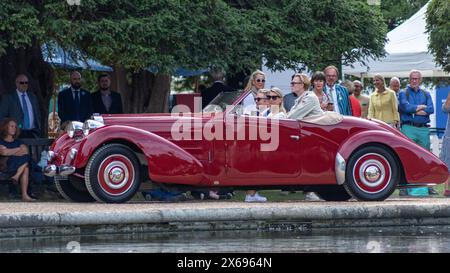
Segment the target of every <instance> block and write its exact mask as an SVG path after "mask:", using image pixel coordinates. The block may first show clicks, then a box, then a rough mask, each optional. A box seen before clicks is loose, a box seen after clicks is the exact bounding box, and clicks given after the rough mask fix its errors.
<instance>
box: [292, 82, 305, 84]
mask: <svg viewBox="0 0 450 273" xmlns="http://www.w3.org/2000/svg"><path fill="white" fill-rule="evenodd" d="M302 83H303V82H291V85H296V84H302Z"/></svg>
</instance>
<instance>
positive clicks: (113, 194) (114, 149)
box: [85, 144, 140, 203]
mask: <svg viewBox="0 0 450 273" xmlns="http://www.w3.org/2000/svg"><path fill="white" fill-rule="evenodd" d="M85 177H86V187H87V189H88V190H89V193H90V194H91V195H92V196H93V197H94V198H95V199H96V200H98V201H100V202H106V203H124V202H127V201H128V200H130V199H131V198H133V196H134V195H135V194H136V192H137V190H138V189H139V186H140V170H139V160H138V158H137V157H136V155H135V154H134V152H133V151H131V150H130V149H129V148H128V147H127V146H124V145H121V144H108V145H105V146H103V147H101V148H100V149H98V150H97V151H95V152H94V154H93V155H92V156H91V158H90V159H89V162H88V164H87V166H86V170H85Z"/></svg>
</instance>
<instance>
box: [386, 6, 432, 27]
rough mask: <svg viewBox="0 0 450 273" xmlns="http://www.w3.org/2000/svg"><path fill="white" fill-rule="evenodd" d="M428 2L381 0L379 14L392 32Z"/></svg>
mask: <svg viewBox="0 0 450 273" xmlns="http://www.w3.org/2000/svg"><path fill="white" fill-rule="evenodd" d="M428 1H429V0H381V12H382V13H383V17H384V19H385V22H386V24H387V26H388V30H393V29H394V28H396V27H398V26H399V25H400V24H401V23H403V22H404V21H405V20H407V19H408V18H410V17H411V16H412V15H413V14H414V13H416V12H417V11H418V10H419V9H420V8H422V7H423V6H424V5H425V4H426V3H427V2H428Z"/></svg>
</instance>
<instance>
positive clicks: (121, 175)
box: [103, 161, 130, 189]
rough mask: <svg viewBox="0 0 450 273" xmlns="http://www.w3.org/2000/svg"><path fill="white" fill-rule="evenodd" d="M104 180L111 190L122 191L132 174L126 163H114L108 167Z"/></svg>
mask: <svg viewBox="0 0 450 273" xmlns="http://www.w3.org/2000/svg"><path fill="white" fill-rule="evenodd" d="M103 178H104V179H105V183H106V184H107V185H108V186H109V187H110V188H112V189H120V188H122V187H123V186H125V185H126V184H127V182H128V180H129V178H130V174H129V172H128V168H127V166H126V165H125V164H124V163H122V162H119V161H114V162H111V163H110V164H108V166H106V169H105V173H104V176H103Z"/></svg>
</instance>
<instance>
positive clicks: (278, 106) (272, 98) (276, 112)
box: [266, 87, 286, 119]
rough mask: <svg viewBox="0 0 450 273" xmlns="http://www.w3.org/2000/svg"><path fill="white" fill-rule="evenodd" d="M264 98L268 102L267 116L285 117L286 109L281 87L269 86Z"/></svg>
mask: <svg viewBox="0 0 450 273" xmlns="http://www.w3.org/2000/svg"><path fill="white" fill-rule="evenodd" d="M266 98H267V101H268V103H269V110H268V111H267V117H268V118H274V119H280V118H286V110H285V109H284V106H283V92H282V91H281V89H280V88H277V87H272V88H270V90H269V92H268V94H267V96H266Z"/></svg>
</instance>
